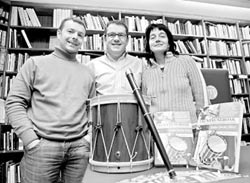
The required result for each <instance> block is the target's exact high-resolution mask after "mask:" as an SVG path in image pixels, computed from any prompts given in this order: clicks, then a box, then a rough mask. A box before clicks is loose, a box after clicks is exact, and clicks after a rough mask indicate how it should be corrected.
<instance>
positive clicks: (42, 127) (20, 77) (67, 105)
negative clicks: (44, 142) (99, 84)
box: [6, 49, 95, 145]
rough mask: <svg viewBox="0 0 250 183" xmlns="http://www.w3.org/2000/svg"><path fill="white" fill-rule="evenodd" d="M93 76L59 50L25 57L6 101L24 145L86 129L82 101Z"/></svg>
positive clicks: (91, 90) (80, 133) (91, 92)
mask: <svg viewBox="0 0 250 183" xmlns="http://www.w3.org/2000/svg"><path fill="white" fill-rule="evenodd" d="M94 92H95V90H94V76H93V74H92V72H91V71H90V70H89V69H88V68H87V67H86V66H84V65H81V64H79V63H78V62H77V61H76V59H75V57H72V58H71V57H70V55H67V54H66V53H64V52H63V51H61V50H59V49H56V50H55V52H53V53H52V54H49V55H46V56H36V57H31V58H30V59H28V60H27V61H26V62H25V64H24V65H23V67H22V68H21V70H20V72H19V73H18V74H17V77H16V79H15V80H14V82H13V86H12V88H11V90H10V92H9V95H8V97H7V101H6V110H7V115H8V118H9V121H10V124H11V125H12V126H13V127H14V130H15V132H16V134H17V135H18V136H19V137H20V138H21V140H22V141H23V143H24V145H27V144H29V143H30V142H32V141H33V140H35V139H37V138H38V137H37V135H39V136H41V137H44V138H47V139H57V140H69V139H73V138H78V137H79V138H80V137H81V136H83V134H84V133H86V130H87V121H88V119H87V114H86V100H87V99H88V98H90V97H92V96H94V94H95V93H94Z"/></svg>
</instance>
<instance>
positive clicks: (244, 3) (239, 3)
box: [185, 0, 250, 8]
mask: <svg viewBox="0 0 250 183" xmlns="http://www.w3.org/2000/svg"><path fill="white" fill-rule="evenodd" d="M185 1H194V2H202V3H210V4H220V5H228V6H235V7H243V8H250V0H185Z"/></svg>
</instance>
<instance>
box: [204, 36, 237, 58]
mask: <svg viewBox="0 0 250 183" xmlns="http://www.w3.org/2000/svg"><path fill="white" fill-rule="evenodd" d="M208 51H209V54H210V55H225V56H241V55H242V54H241V47H240V42H239V41H235V42H233V41H222V40H219V41H213V40H208Z"/></svg>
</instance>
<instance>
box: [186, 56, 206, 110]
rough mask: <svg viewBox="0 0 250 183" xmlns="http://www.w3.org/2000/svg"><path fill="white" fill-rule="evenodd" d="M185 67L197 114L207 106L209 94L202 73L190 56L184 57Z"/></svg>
mask: <svg viewBox="0 0 250 183" xmlns="http://www.w3.org/2000/svg"><path fill="white" fill-rule="evenodd" d="M184 58H185V59H184V62H183V63H184V67H185V68H186V69H187V74H188V78H189V82H190V86H191V88H192V94H193V97H194V102H195V106H196V111H197V114H198V113H199V110H200V109H201V108H203V107H204V106H205V105H207V103H208V101H207V93H206V88H205V87H204V78H203V76H202V73H201V71H200V70H199V68H198V67H197V66H196V63H195V61H194V60H193V59H192V57H190V56H185V57H184Z"/></svg>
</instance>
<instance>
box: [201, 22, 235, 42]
mask: <svg viewBox="0 0 250 183" xmlns="http://www.w3.org/2000/svg"><path fill="white" fill-rule="evenodd" d="M205 29H206V35H207V36H209V37H216V38H230V39H237V38H238V36H237V29H236V25H228V24H214V23H211V22H205Z"/></svg>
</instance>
